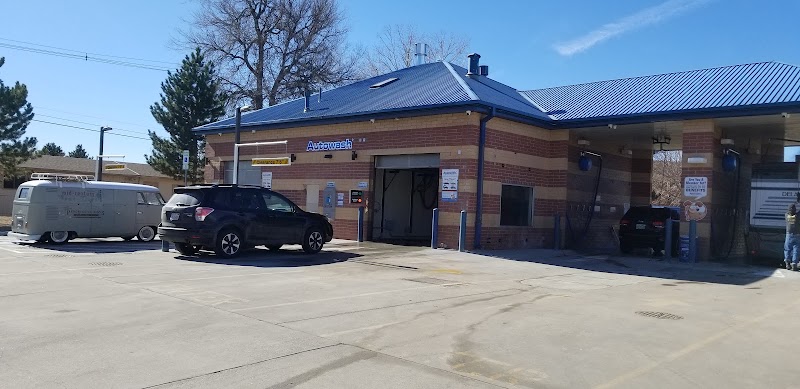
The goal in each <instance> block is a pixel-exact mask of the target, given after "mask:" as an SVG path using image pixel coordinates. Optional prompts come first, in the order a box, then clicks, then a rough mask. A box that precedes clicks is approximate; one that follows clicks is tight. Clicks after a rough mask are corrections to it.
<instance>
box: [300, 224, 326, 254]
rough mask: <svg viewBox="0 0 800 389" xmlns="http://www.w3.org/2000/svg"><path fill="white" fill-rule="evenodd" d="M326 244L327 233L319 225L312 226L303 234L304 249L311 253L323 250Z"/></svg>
mask: <svg viewBox="0 0 800 389" xmlns="http://www.w3.org/2000/svg"><path fill="white" fill-rule="evenodd" d="M324 244H325V235H324V234H323V233H322V230H321V229H320V228H319V227H312V228H309V229H308V231H306V234H305V236H303V251H305V252H306V253H309V254H316V253H318V252H319V251H320V250H322V246H323V245H324Z"/></svg>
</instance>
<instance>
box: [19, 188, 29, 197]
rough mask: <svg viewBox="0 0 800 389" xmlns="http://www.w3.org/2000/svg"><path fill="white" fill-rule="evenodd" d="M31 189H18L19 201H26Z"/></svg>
mask: <svg viewBox="0 0 800 389" xmlns="http://www.w3.org/2000/svg"><path fill="white" fill-rule="evenodd" d="M30 192H31V188H20V189H19V197H18V198H20V199H27V198H28V196H29V195H30Z"/></svg>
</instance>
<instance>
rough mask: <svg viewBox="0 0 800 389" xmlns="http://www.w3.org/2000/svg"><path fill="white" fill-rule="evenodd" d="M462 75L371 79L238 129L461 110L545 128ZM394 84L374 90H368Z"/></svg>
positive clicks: (422, 72)
mask: <svg viewBox="0 0 800 389" xmlns="http://www.w3.org/2000/svg"><path fill="white" fill-rule="evenodd" d="M466 73H467V70H466V69H463V68H461V67H458V66H454V65H452V64H449V63H444V62H434V63H429V64H425V65H419V66H413V67H409V68H405V69H401V70H398V71H395V72H392V73H388V74H384V75H381V76H377V77H372V78H369V79H366V80H363V81H359V82H355V83H353V84H350V85H345V86H342V87H339V88H335V89H332V90H329V91H324V92H323V93H322V99H321V101H320V99H319V97H318V95H317V94H314V95H312V96H311V98H310V99H309V111H308V112H303V111H304V107H305V102H304V99H303V98H300V99H295V100H291V101H287V102H285V103H282V104H277V105H274V106H271V107H267V108H264V109H260V110H258V111H254V112H248V113H244V114H242V122H241V124H242V127H248V126H258V127H265V126H270V125H281V124H286V123H297V122H301V123H302V122H307V121H315V120H323V119H333V118H347V117H353V116H359V115H369V114H376V113H389V112H392V113H399V112H403V111H419V110H421V109H433V108H446V107H457V106H463V105H469V104H472V105H484V106H486V107H492V106H495V107H497V108H498V109H500V110H504V111H506V112H509V113H512V114H516V115H522V116H526V117H530V118H532V119H534V120H536V119H538V120H541V121H542V124H546V122H547V121H550V118H548V117H547V115H544V114H543V113H542V111H541V110H539V109H537V108H536V107H535V106H534V105H532V104H530V103H529V102H528V101H527V100H526V99H525V98H524V97H522V96H521V95H520V94H519V92H518V91H517V90H516V89H514V88H511V87H509V86H507V85H503V84H501V83H498V82H496V81H493V80H490V79H488V78H486V77H483V76H475V77H467V76H466ZM391 78H397V80H396V81H394V82H391V83H388V84H386V85H385V86H382V87H379V88H370V86H372V85H375V84H378V83H381V82H383V81H386V80H389V79H391ZM234 125H235V119H234V118H228V119H224V120H221V121H218V122H215V123H211V124H207V125H205V126H201V127H198V128H196V130H197V131H214V130H223V129H230V128H232V127H233V126H234Z"/></svg>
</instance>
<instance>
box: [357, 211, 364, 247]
mask: <svg viewBox="0 0 800 389" xmlns="http://www.w3.org/2000/svg"><path fill="white" fill-rule="evenodd" d="M358 241H359V242H363V241H364V207H358Z"/></svg>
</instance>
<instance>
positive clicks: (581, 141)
mask: <svg viewBox="0 0 800 389" xmlns="http://www.w3.org/2000/svg"><path fill="white" fill-rule="evenodd" d="M590 144H591V142H589V141H588V140H587V139H583V138H581V139H578V146H588V145H590Z"/></svg>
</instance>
